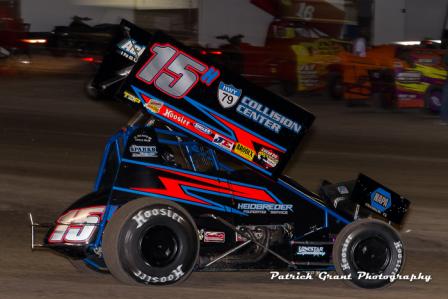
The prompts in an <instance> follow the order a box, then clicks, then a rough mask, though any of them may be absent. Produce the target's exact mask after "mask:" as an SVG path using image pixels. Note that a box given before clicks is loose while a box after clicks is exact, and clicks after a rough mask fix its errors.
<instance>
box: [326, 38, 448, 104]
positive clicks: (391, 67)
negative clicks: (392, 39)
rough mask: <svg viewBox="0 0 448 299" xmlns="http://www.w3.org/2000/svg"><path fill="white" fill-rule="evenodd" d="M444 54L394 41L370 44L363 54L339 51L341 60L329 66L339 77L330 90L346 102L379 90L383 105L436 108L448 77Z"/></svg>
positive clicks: (360, 99)
mask: <svg viewBox="0 0 448 299" xmlns="http://www.w3.org/2000/svg"><path fill="white" fill-rule="evenodd" d="M443 54H444V52H443V51H442V50H438V49H428V48H423V47H404V46H397V45H384V46H378V47H373V48H371V49H369V50H368V51H367V54H366V56H365V57H359V56H356V55H353V54H351V53H348V52H341V53H340V54H339V57H340V64H339V65H333V66H331V68H332V72H333V74H338V75H339V77H338V79H339V80H335V81H333V82H331V84H332V85H331V86H330V90H333V91H334V92H333V96H335V97H343V98H344V99H345V100H346V101H347V104H348V105H353V104H354V103H355V102H359V101H366V100H368V99H370V98H371V95H373V94H379V95H380V97H379V98H380V99H381V105H382V106H386V107H396V108H423V107H426V108H428V109H429V110H430V111H432V112H439V111H440V107H441V102H442V85H443V82H444V80H445V79H446V77H447V72H446V70H445V68H444V66H443ZM337 91H340V92H339V93H338V92H337Z"/></svg>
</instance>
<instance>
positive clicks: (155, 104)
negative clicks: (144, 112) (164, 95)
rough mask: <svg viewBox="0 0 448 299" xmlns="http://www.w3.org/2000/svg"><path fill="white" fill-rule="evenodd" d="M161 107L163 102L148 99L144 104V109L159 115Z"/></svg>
mask: <svg viewBox="0 0 448 299" xmlns="http://www.w3.org/2000/svg"><path fill="white" fill-rule="evenodd" d="M162 107H163V102H161V101H158V100H154V99H150V100H149V101H148V102H147V103H146V104H145V108H146V109H148V110H150V111H152V112H153V113H159V112H160V109H162Z"/></svg>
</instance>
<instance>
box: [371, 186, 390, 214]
mask: <svg viewBox="0 0 448 299" xmlns="http://www.w3.org/2000/svg"><path fill="white" fill-rule="evenodd" d="M391 199H392V198H391V194H390V192H387V191H386V190H384V189H383V188H377V189H376V190H375V191H373V192H372V193H371V194H370V205H371V206H372V208H374V209H375V210H377V211H379V212H380V213H382V212H384V211H386V210H387V209H389V208H390V206H391V205H392V200H391Z"/></svg>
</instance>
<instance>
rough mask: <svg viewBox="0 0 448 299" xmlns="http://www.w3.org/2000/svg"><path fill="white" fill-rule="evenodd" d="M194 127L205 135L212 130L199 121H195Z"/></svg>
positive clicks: (209, 133)
mask: <svg viewBox="0 0 448 299" xmlns="http://www.w3.org/2000/svg"><path fill="white" fill-rule="evenodd" d="M193 126H194V128H195V129H196V130H198V131H199V132H202V133H204V134H205V135H211V134H212V130H210V129H209V128H208V127H206V126H205V125H203V124H201V123H195V124H194V125H193Z"/></svg>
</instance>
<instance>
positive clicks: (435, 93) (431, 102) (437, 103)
mask: <svg viewBox="0 0 448 299" xmlns="http://www.w3.org/2000/svg"><path fill="white" fill-rule="evenodd" d="M424 98H425V107H426V109H428V110H429V111H430V112H431V113H440V110H441V109H442V102H443V88H442V87H441V86H431V87H430V88H428V90H427V91H426V93H425V97H424Z"/></svg>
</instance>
